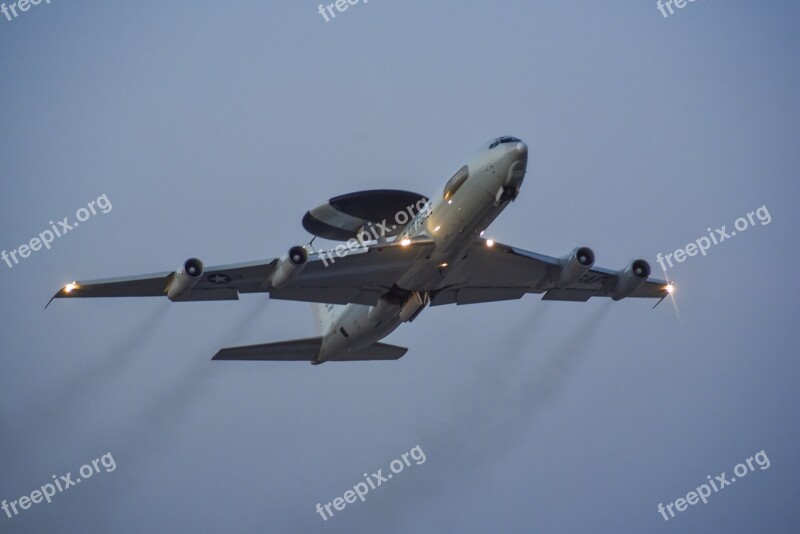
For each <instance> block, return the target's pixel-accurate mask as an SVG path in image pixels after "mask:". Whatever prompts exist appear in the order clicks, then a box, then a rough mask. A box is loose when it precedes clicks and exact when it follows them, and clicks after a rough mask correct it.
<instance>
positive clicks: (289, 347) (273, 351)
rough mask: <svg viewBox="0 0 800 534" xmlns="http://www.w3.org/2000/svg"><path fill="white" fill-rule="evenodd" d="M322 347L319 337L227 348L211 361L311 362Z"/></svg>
mask: <svg viewBox="0 0 800 534" xmlns="http://www.w3.org/2000/svg"><path fill="white" fill-rule="evenodd" d="M320 347H322V338H321V337H309V338H305V339H294V340H292V341H279V342H278V343H264V344H262V345H247V346H244V347H228V348H226V349H222V350H220V351H219V352H218V353H216V354H215V355H214V357H213V358H211V359H212V360H227V361H231V360H244V361H261V360H264V361H281V362H291V361H302V362H312V361H314V360H316V359H317V356H318V355H319V349H320Z"/></svg>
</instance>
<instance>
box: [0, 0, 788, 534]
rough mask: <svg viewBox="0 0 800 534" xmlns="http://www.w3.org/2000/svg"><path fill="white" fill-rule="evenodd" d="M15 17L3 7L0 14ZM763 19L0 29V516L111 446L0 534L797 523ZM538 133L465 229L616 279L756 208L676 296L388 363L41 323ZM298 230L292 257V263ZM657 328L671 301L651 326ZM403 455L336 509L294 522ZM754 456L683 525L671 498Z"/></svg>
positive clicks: (496, 308)
mask: <svg viewBox="0 0 800 534" xmlns="http://www.w3.org/2000/svg"><path fill="white" fill-rule="evenodd" d="M6 3H8V1H7V0H6ZM799 18H800V6H798V5H797V4H796V3H794V2H789V1H775V2H767V3H759V2H752V1H750V2H745V1H729V2H728V1H726V2H722V1H719V0H715V1H708V2H694V3H689V4H687V5H686V7H684V8H683V9H680V10H678V11H676V13H675V14H674V15H672V16H670V17H669V18H664V17H663V16H662V15H661V14H660V13H659V11H658V9H657V8H656V4H655V2H652V1H641V2H603V3H597V2H589V1H565V2H551V3H544V2H529V1H523V0H519V1H500V2H459V3H456V2H440V3H437V4H435V5H430V2H422V1H419V0H409V1H403V2H400V1H397V0H371V1H370V2H369V3H368V4H363V3H358V4H356V5H354V6H352V7H350V8H349V9H348V11H346V12H344V13H341V14H340V15H339V16H337V18H336V19H334V20H331V21H330V22H327V23H326V22H325V20H324V19H323V18H322V16H320V15H319V13H318V12H317V4H316V3H313V2H269V3H267V2H252V1H251V2H227V3H220V2H213V3H212V2H206V1H198V2H193V3H191V5H189V4H185V5H182V4H180V3H177V2H137V3H101V2H83V3H79V2H65V1H62V0H52V1H51V2H50V4H46V3H40V4H39V5H37V6H31V7H30V9H29V10H28V11H26V12H24V13H19V16H18V17H17V18H12V20H11V21H8V20H7V19H6V18H5V17H3V16H0V87H1V88H2V95H3V101H2V104H0V125H1V127H0V147H2V148H0V184H2V185H0V228H1V230H0V248H2V249H4V250H6V251H8V250H13V249H15V248H17V247H18V246H19V245H21V244H23V243H27V242H29V241H30V239H31V238H34V237H36V236H37V235H38V234H39V233H40V232H42V231H44V230H46V229H48V228H49V227H50V224H49V221H58V220H61V219H63V218H64V217H68V216H69V217H70V218H71V219H73V218H74V215H75V213H76V211H77V210H78V209H79V208H81V207H85V206H86V205H87V204H88V203H89V202H90V201H93V200H96V199H97V198H98V197H99V196H101V195H106V196H107V198H108V199H109V201H110V203H111V205H112V206H113V208H112V209H111V210H110V211H109V212H108V213H105V214H103V213H101V212H98V214H97V215H94V216H92V217H90V218H89V219H88V220H87V221H85V222H84V223H82V224H81V225H80V226H79V227H77V228H75V229H74V230H72V231H70V232H68V233H67V234H65V235H64V236H63V237H60V238H58V239H56V240H55V241H54V243H53V244H52V248H51V249H50V250H45V249H43V250H39V251H37V252H34V253H32V254H31V255H30V256H29V257H27V258H24V259H22V260H21V262H20V263H19V264H18V265H15V266H14V267H13V268H8V266H7V265H6V264H5V263H0V290H2V300H1V301H0V306H2V314H3V321H2V325H0V339H2V352H1V353H0V354H1V358H2V359H0V429H2V430H1V431H0V452H1V453H2V454H0V499H6V500H8V501H12V500H17V499H19V498H20V497H21V496H23V495H30V494H31V492H32V491H34V490H36V489H37V488H39V487H40V486H42V485H44V484H47V483H48V482H51V480H52V475H64V474H66V473H67V472H71V473H72V476H73V478H74V477H75V476H76V474H77V472H78V470H79V468H80V467H81V466H82V465H83V464H86V463H90V462H91V460H92V459H95V458H99V457H100V456H101V455H103V454H105V453H108V452H110V453H111V454H112V455H113V458H114V460H115V463H116V469H115V470H113V471H111V472H105V471H101V472H100V473H98V474H95V475H94V476H93V477H92V478H91V479H90V480H85V481H83V482H81V484H80V485H78V486H74V487H71V488H69V489H68V490H66V491H64V492H63V493H58V494H57V495H56V496H55V497H53V501H52V503H49V504H47V503H39V504H35V505H33V506H32V507H30V508H29V509H27V510H24V511H22V512H21V514H20V515H17V516H14V517H12V518H8V517H7V516H6V515H5V514H4V513H3V512H0V531H3V532H37V533H38V532H51V531H54V530H56V529H58V530H59V531H63V532H143V531H146V532H148V531H149V532H167V531H169V532H221V531H225V532H304V533H305V532H322V533H339V532H348V533H352V532H375V531H380V532H392V533H394V532H397V533H405V532H450V531H454V532H497V531H499V532H592V531H604V532H612V531H616V532H721V531H726V532H753V531H764V532H792V531H794V530H795V529H796V525H797V523H798V520H800V512H798V507H797V499H798V497H800V495H798V490H797V479H798V477H799V476H800V458H798V455H797V451H798V448H800V439H799V438H800V435H799V434H798V430H797V428H798V417H797V413H798V408H800V406H798V405H799V404H800V403H799V402H798V395H797V384H798V379H800V364H798V359H797V346H798V342H800V339H799V338H800V336H798V331H797V328H796V322H797V319H796V317H797V311H796V307H797V306H796V302H795V300H796V299H795V295H796V293H797V290H798V289H799V288H798V284H797V281H796V278H795V275H794V273H793V269H794V268H795V267H796V266H797V265H798V263H799V261H798V260H800V253H798V249H797V238H796V236H795V235H794V234H793V233H792V232H793V230H792V228H795V229H796V228H798V226H800V224H799V223H800V221H798V211H797V209H796V208H795V205H794V204H795V198H796V197H797V194H798V192H799V191H798V186H797V178H798V163H800V152H798V149H797V141H798V137H799V136H798V134H799V133H800V132H799V131H798V130H799V129H800V127H798V124H800V121H799V120H798V119H799V118H800V117H798V115H799V113H798V111H799V109H800V108H798V104H797V98H796V96H797V95H798V94H800V77H799V76H798V74H799V73H800V70H799V68H798V62H797V58H798V51H800V36H799V35H798V32H797V28H796V21H797V20H798V19H799ZM500 135H515V136H518V137H521V138H522V139H524V140H525V141H526V142H527V143H528V145H529V147H530V156H529V167H528V175H527V177H526V181H525V184H524V186H523V188H522V192H521V195H520V197H519V198H518V199H517V201H516V202H515V203H514V204H513V205H512V206H511V207H509V208H508V209H507V210H506V211H505V212H504V213H503V215H502V216H501V217H500V218H499V219H498V220H497V221H496V222H495V223H494V224H493V225H492V227H491V228H490V230H489V232H488V234H490V236H491V237H493V238H495V239H497V240H499V241H501V242H505V243H513V244H515V245H517V246H520V247H524V248H527V249H530V250H534V251H537V252H541V253H545V254H550V255H556V256H557V255H562V254H564V253H566V252H568V251H570V250H572V248H574V247H575V246H579V245H588V246H590V247H592V248H593V249H594V251H595V253H596V255H597V263H598V265H602V266H605V267H610V268H620V267H622V266H624V265H625V264H626V263H627V262H628V261H629V260H630V259H632V258H636V257H642V258H645V259H647V260H648V261H649V262H650V263H651V264H652V265H653V267H654V274H656V275H662V274H663V273H662V272H661V270H660V268H659V267H658V264H657V263H656V255H657V254H658V253H662V254H665V253H668V252H674V251H675V250H676V249H678V248H681V247H684V246H685V245H686V244H687V243H689V242H692V241H695V240H696V239H697V238H699V237H702V236H704V235H707V231H706V228H709V227H710V228H712V229H713V228H719V227H721V226H722V225H727V227H728V229H729V230H730V229H731V227H732V226H733V223H734V221H735V220H736V219H737V218H738V217H741V216H746V214H747V213H748V212H751V211H755V210H756V209H757V208H759V207H762V206H766V208H767V209H768V211H769V213H770V215H771V222H770V223H769V224H768V225H761V224H757V225H756V226H755V227H753V228H750V229H748V230H747V231H746V232H741V233H738V234H737V235H736V236H735V237H733V238H731V239H729V240H726V241H725V242H723V243H720V244H719V245H718V246H714V247H712V248H711V249H710V250H709V252H708V254H707V255H706V256H705V257H703V256H694V257H690V258H687V259H686V261H684V262H683V263H680V264H677V265H676V266H675V267H674V268H673V269H670V270H669V271H668V273H667V275H668V276H669V278H670V279H674V280H675V281H676V283H677V284H678V291H677V292H676V306H677V307H675V306H673V305H672V304H671V303H669V302H665V303H663V304H662V305H661V306H659V307H658V308H656V309H655V310H651V309H650V308H651V307H652V302H646V301H633V300H624V301H621V302H616V303H609V302H602V301H596V300H594V299H593V300H592V301H590V302H587V303H584V304H580V303H561V302H543V301H540V300H539V299H538V297H536V296H528V297H525V298H523V299H522V300H520V301H513V302H505V303H494V304H487V305H475V306H463V307H458V308H456V307H438V308H435V309H430V310H427V311H425V312H424V313H423V314H422V315H421V316H420V317H419V318H418V319H417V320H416V321H415V322H414V323H413V324H411V325H404V326H402V327H401V328H400V329H398V331H396V332H395V333H394V334H392V335H391V336H390V337H389V338H388V339H387V341H388V342H390V343H393V344H397V345H402V346H406V347H409V348H410V350H409V352H408V354H407V355H406V356H404V357H403V358H402V359H401V360H399V361H397V362H374V363H355V364H326V365H322V366H318V367H312V366H310V365H308V364H304V363H296V364H295V363H264V364H247V363H225V364H220V363H219V362H213V364H212V362H211V361H210V358H211V356H212V355H213V354H214V353H215V352H216V351H217V350H218V349H219V348H220V347H222V346H230V345H240V344H250V343H261V342H269V341H279V340H284V339H291V338H299V337H307V336H309V335H313V326H312V320H311V314H310V310H309V306H308V305H307V304H303V303H292V302H282V301H269V300H267V299H266V298H264V296H263V295H261V296H244V297H243V298H242V300H240V301H238V302H221V303H187V304H171V303H169V302H168V301H167V300H166V299H163V300H161V299H119V300H104V299H102V300H85V301H68V302H66V301H59V302H56V303H54V304H53V305H52V306H51V307H50V308H48V309H47V310H46V311H45V310H43V309H42V308H43V306H44V304H45V303H46V302H47V300H48V299H49V298H50V296H51V295H52V294H53V293H54V292H55V290H56V289H58V288H59V287H60V286H61V285H63V284H64V283H66V282H69V281H72V280H75V279H91V278H103V277H111V276H122V275H130V274H140V273H149V272H157V271H165V270H171V269H176V268H177V267H178V266H179V265H180V264H181V262H182V261H183V260H185V259H186V258H188V257H190V256H197V257H199V258H201V259H202V260H203V261H204V262H205V263H206V265H214V264H220V263H230V262H238V261H248V260H256V259H265V258H271V257H274V256H277V255H280V254H281V253H282V252H283V251H285V250H286V249H287V248H288V247H289V246H291V245H294V244H302V243H305V242H307V241H308V239H309V236H308V235H307V234H306V233H305V232H304V230H303V229H302V227H301V226H300V219H301V217H302V215H303V214H304V213H305V211H306V210H307V209H309V208H310V207H313V206H316V205H317V204H320V203H322V202H324V201H325V200H326V199H327V198H329V197H331V196H334V195H337V194H343V193H347V192H351V191H356V190H361V189H372V188H400V189H409V190H412V191H419V192H420V193H424V194H428V195H436V194H440V192H441V188H442V187H443V185H444V182H445V181H446V180H447V179H448V178H449V177H450V176H451V175H452V174H453V172H455V171H456V170H457V169H458V168H459V167H460V166H461V165H462V164H464V162H465V161H466V160H467V159H468V157H469V156H470V155H471V154H472V153H473V152H474V151H475V150H476V149H477V147H478V146H479V145H480V144H481V143H483V142H485V141H487V140H489V139H492V138H494V137H497V136H500ZM317 243H319V242H317ZM676 310H677V312H678V313H679V315H678V313H676ZM416 445H419V446H420V447H421V449H422V450H423V451H424V452H425V455H426V461H425V463H423V464H421V465H416V464H412V466H411V467H409V468H407V469H406V470H405V471H403V472H402V474H398V475H396V476H395V477H394V478H393V479H392V480H390V481H389V482H388V483H385V484H384V485H382V486H381V487H379V488H376V489H375V490H374V491H372V492H370V493H369V494H368V495H367V497H366V500H365V502H356V503H354V504H350V505H348V506H347V507H346V508H345V509H344V510H342V511H340V512H337V513H336V515H335V516H334V517H333V518H331V519H329V520H328V521H323V520H322V518H321V517H320V516H319V515H318V514H317V513H316V512H315V510H314V508H315V506H316V504H317V503H318V502H320V503H323V504H324V503H327V502H331V501H332V500H333V499H334V498H335V497H338V496H342V495H343V494H344V492H345V491H346V490H348V489H351V488H352V487H353V486H354V485H355V484H357V483H358V482H360V481H362V480H363V476H362V473H365V472H368V473H372V472H375V471H377V470H378V469H383V472H384V474H385V473H386V472H387V471H388V465H389V462H391V461H392V460H393V459H395V458H398V457H400V455H401V454H402V453H404V452H406V451H408V450H409V449H411V448H412V447H414V446H416ZM762 450H763V451H764V452H765V454H766V456H767V457H768V458H769V460H770V467H769V468H768V469H766V470H761V469H758V468H757V469H756V470H755V471H754V472H752V473H750V474H749V475H747V477H746V478H744V479H741V480H737V482H736V483H735V484H732V485H731V486H728V487H726V488H724V489H723V490H721V491H720V492H718V493H715V494H713V495H712V496H711V497H710V498H709V499H708V503H707V504H702V503H701V504H697V505H694V506H690V507H689V508H688V509H687V510H686V511H684V512H682V513H679V514H678V515H677V517H675V518H673V519H670V521H668V522H667V521H664V519H663V518H662V516H661V515H660V514H659V513H658V511H657V506H658V504H659V503H664V504H665V505H666V504H667V503H670V502H672V501H675V500H676V499H678V498H680V497H686V494H687V493H688V492H690V491H692V490H693V489H694V488H696V487H697V486H699V485H700V484H703V483H704V482H706V480H707V479H706V476H707V475H711V476H712V477H713V476H714V475H718V474H720V473H722V472H723V471H725V472H727V474H728V475H727V476H728V477H729V478H730V476H731V475H732V471H733V468H734V466H735V465H736V464H738V463H740V462H743V461H745V459H746V458H748V457H751V456H754V455H755V454H756V453H757V452H759V451H762Z"/></svg>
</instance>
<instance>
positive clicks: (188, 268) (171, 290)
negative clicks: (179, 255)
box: [167, 258, 203, 301]
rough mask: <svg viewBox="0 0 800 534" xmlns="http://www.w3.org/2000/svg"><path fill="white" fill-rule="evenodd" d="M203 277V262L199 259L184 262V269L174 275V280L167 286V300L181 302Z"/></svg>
mask: <svg viewBox="0 0 800 534" xmlns="http://www.w3.org/2000/svg"><path fill="white" fill-rule="evenodd" d="M202 277H203V262H202V261H200V260H198V259H197V258H189V259H188V260H186V261H185V262H184V264H183V267H182V268H181V269H179V270H178V271H176V272H175V274H173V275H172V280H170V282H169V285H168V286H167V298H168V299H169V300H171V301H176V300H180V299H181V298H182V297H184V296H186V294H188V293H189V291H191V290H192V288H193V287H194V286H195V284H197V282H199V281H200V278H202Z"/></svg>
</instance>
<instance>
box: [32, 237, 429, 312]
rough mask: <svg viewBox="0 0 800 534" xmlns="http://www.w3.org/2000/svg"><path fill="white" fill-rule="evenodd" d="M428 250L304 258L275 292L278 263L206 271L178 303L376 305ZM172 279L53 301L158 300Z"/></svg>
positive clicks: (120, 281)
mask: <svg viewBox="0 0 800 534" xmlns="http://www.w3.org/2000/svg"><path fill="white" fill-rule="evenodd" d="M432 249H433V243H432V242H431V241H430V240H429V239H415V240H412V242H411V243H410V244H408V245H407V246H404V245H402V244H401V243H400V242H398V241H393V242H391V243H380V244H378V243H376V244H372V245H369V246H367V247H366V248H359V249H357V250H355V251H352V250H348V251H347V254H346V255H345V256H344V257H341V258H340V257H336V255H335V254H334V255H325V254H324V253H323V252H317V253H313V254H309V258H308V263H307V264H306V265H305V267H304V268H303V270H302V271H300V273H299V274H298V275H297V276H296V277H295V278H293V279H292V280H291V281H289V282H288V283H287V284H286V285H283V286H281V287H280V288H276V287H272V285H271V284H270V279H271V276H272V273H273V272H274V270H275V268H276V266H277V265H278V260H277V259H271V260H265V261H256V262H249V263H239V264H233V265H223V266H218V267H211V268H209V269H207V270H206V271H205V272H204V273H203V275H202V278H201V280H200V281H198V282H197V284H196V285H195V286H194V287H192V289H191V290H190V291H189V292H188V293H187V294H186V295H185V296H184V297H181V298H180V301H185V302H192V301H208V300H238V298H239V294H240V293H268V294H269V296H270V298H273V299H282V300H298V301H305V302H322V303H329V304H349V303H356V304H366V305H375V304H377V302H378V299H379V298H380V297H381V295H383V294H385V293H386V292H387V291H389V289H391V287H392V285H394V283H395V281H396V280H397V279H398V278H400V276H401V275H402V274H403V273H404V272H405V271H406V270H408V268H409V267H410V266H411V265H412V264H413V263H414V262H415V261H416V260H417V258H420V257H425V256H427V255H429V254H430V252H431V250H432ZM174 276H175V273H174V272H161V273H155V274H150V275H141V276H132V277H126V278H110V279H104V280H90V281H86V282H73V283H72V284H67V285H66V286H65V287H64V288H62V289H61V290H60V291H59V292H58V293H56V294H55V295H54V296H53V299H57V298H94V297H160V296H165V295H166V293H167V288H168V286H169V284H170V282H171V280H172V278H173V277H174ZM53 299H51V302H52V300H53ZM48 305H49V303H48Z"/></svg>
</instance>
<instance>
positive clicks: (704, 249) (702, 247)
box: [656, 205, 772, 272]
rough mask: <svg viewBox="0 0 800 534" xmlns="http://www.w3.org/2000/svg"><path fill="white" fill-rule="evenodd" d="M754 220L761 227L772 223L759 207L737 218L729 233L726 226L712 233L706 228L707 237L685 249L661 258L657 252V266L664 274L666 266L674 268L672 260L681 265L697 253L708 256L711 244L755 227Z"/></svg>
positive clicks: (699, 239)
mask: <svg viewBox="0 0 800 534" xmlns="http://www.w3.org/2000/svg"><path fill="white" fill-rule="evenodd" d="M756 219H758V221H759V222H760V223H761V226H765V225H767V224H769V223H771V222H772V216H771V215H770V214H769V210H768V209H767V206H766V205H764V206H761V207H760V208H758V209H757V210H755V211H751V212H750V213H748V214H747V217H746V218H745V217H739V218H738V219H736V221H734V223H733V227H734V228H735V230H731V231H730V232H729V231H728V229H727V228H728V227H727V225H723V226H722V227H721V228H717V229H716V230H714V231H711V228H706V231H707V232H708V237H706V236H703V237H700V238H698V239H696V240H695V241H693V242H691V243H689V244H688V245H686V246H685V247H683V248H679V249H678V250H676V251H675V252H670V253H669V254H665V255H663V256H662V255H661V253H660V252H659V253H658V254H657V255H656V261H657V262H658V264H659V265H661V268H662V269H664V272H666V271H667V264H668V265H669V266H670V267H674V265H673V264H672V260H673V258H674V259H675V261H676V262H677V263H683V262H684V261H686V258H688V257H690V256H697V253H698V252H699V253H700V254H702V255H703V256H705V255H706V254H708V249H710V248H711V245H712V244H713V245H714V246H717V245H719V244H721V243H722V242H723V241H726V240H728V239H730V238H732V237H733V236H735V235H736V232H740V233H741V232H744V231H745V230H747V229H748V228H750V227H751V226H755V225H756Z"/></svg>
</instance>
